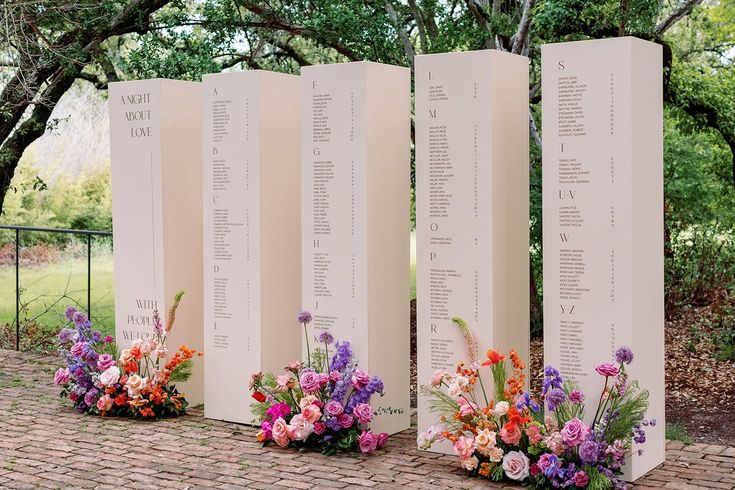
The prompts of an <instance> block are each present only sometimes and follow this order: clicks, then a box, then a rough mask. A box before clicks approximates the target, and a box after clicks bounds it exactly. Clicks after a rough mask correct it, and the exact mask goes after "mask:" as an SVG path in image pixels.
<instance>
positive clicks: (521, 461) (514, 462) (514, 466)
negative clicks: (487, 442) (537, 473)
mask: <svg viewBox="0 0 735 490" xmlns="http://www.w3.org/2000/svg"><path fill="white" fill-rule="evenodd" d="M503 470H505V476H507V477H508V478H510V479H511V480H516V481H521V480H525V479H526V478H528V457H527V456H526V455H525V454H523V453H522V452H520V451H510V452H509V453H507V454H506V455H505V456H504V457H503Z"/></svg>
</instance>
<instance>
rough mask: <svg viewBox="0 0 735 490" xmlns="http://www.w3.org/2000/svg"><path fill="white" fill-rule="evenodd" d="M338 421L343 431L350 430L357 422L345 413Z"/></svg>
mask: <svg viewBox="0 0 735 490" xmlns="http://www.w3.org/2000/svg"><path fill="white" fill-rule="evenodd" d="M337 421H339V426H340V427H341V428H343V429H349V428H350V427H352V424H353V423H354V422H355V419H353V418H352V415H349V414H346V413H343V414H342V415H340V416H339V417H337Z"/></svg>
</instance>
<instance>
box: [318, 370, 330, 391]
mask: <svg viewBox="0 0 735 490" xmlns="http://www.w3.org/2000/svg"><path fill="white" fill-rule="evenodd" d="M327 383H329V375H328V374H327V373H319V388H324V387H325V386H326V385H327Z"/></svg>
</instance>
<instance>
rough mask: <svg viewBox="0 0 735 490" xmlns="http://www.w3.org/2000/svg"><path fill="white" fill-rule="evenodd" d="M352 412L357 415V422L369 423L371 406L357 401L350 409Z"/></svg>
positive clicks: (371, 415) (371, 412)
mask: <svg viewBox="0 0 735 490" xmlns="http://www.w3.org/2000/svg"><path fill="white" fill-rule="evenodd" d="M352 414H353V415H354V416H355V417H357V421H358V422H359V423H361V424H369V423H370V421H371V420H373V407H371V406H370V405H368V404H367V403H358V404H357V405H355V408H354V409H353V410H352Z"/></svg>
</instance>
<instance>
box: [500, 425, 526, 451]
mask: <svg viewBox="0 0 735 490" xmlns="http://www.w3.org/2000/svg"><path fill="white" fill-rule="evenodd" d="M521 435H522V434H521V429H520V428H518V424H513V423H507V424H505V425H504V426H503V428H502V429H500V438H501V439H502V440H503V442H504V443H506V444H511V445H513V446H515V445H517V444H518V443H519V442H520V440H521Z"/></svg>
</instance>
